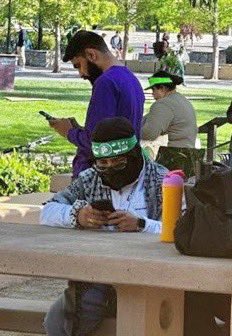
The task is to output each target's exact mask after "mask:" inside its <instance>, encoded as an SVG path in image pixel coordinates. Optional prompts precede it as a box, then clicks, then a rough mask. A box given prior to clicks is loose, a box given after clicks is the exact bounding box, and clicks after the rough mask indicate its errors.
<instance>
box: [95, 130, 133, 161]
mask: <svg viewBox="0 0 232 336" xmlns="http://www.w3.org/2000/svg"><path fill="white" fill-rule="evenodd" d="M137 142H138V141H137V138H136V136H135V135H133V136H132V137H131V138H125V139H118V140H112V141H109V142H92V152H93V155H94V156H95V158H104V157H113V156H117V155H122V154H125V153H127V152H129V151H130V150H131V149H133V148H134V147H135V145H136V144H137Z"/></svg>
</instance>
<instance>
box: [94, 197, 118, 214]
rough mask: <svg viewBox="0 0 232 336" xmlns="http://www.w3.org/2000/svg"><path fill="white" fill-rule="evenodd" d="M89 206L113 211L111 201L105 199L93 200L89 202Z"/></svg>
mask: <svg viewBox="0 0 232 336" xmlns="http://www.w3.org/2000/svg"><path fill="white" fill-rule="evenodd" d="M91 206H92V207H93V208H94V209H97V210H101V211H110V212H114V211H115V209H114V207H113V204H112V202H111V201H110V200H106V199H105V200H98V201H95V202H93V203H91Z"/></svg>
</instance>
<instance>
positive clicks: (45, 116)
mask: <svg viewBox="0 0 232 336" xmlns="http://www.w3.org/2000/svg"><path fill="white" fill-rule="evenodd" d="M39 114H40V115H42V116H43V117H44V118H45V119H46V120H47V121H49V120H55V119H56V118H55V117H53V116H51V115H50V114H49V113H47V112H44V111H39Z"/></svg>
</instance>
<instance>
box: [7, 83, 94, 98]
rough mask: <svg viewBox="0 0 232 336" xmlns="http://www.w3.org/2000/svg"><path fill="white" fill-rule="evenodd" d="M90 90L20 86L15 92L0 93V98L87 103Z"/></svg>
mask: <svg viewBox="0 0 232 336" xmlns="http://www.w3.org/2000/svg"><path fill="white" fill-rule="evenodd" d="M90 94H91V88H82V87H81V88H78V87H72V88H70V87H68V88H67V87H64V88H60V87H41V86H34V87H30V86H21V87H16V91H11V92H2V95H1V97H3V98H4V97H6V96H7V97H25V98H42V99H50V100H64V101H82V102H88V101H89V98H90Z"/></svg>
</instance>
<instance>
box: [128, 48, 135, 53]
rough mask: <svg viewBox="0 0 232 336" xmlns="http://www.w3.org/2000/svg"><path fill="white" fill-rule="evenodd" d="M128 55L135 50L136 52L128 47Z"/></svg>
mask: <svg viewBox="0 0 232 336" xmlns="http://www.w3.org/2000/svg"><path fill="white" fill-rule="evenodd" d="M127 51H128V53H133V52H134V51H135V50H134V48H133V47H128V50H127Z"/></svg>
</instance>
